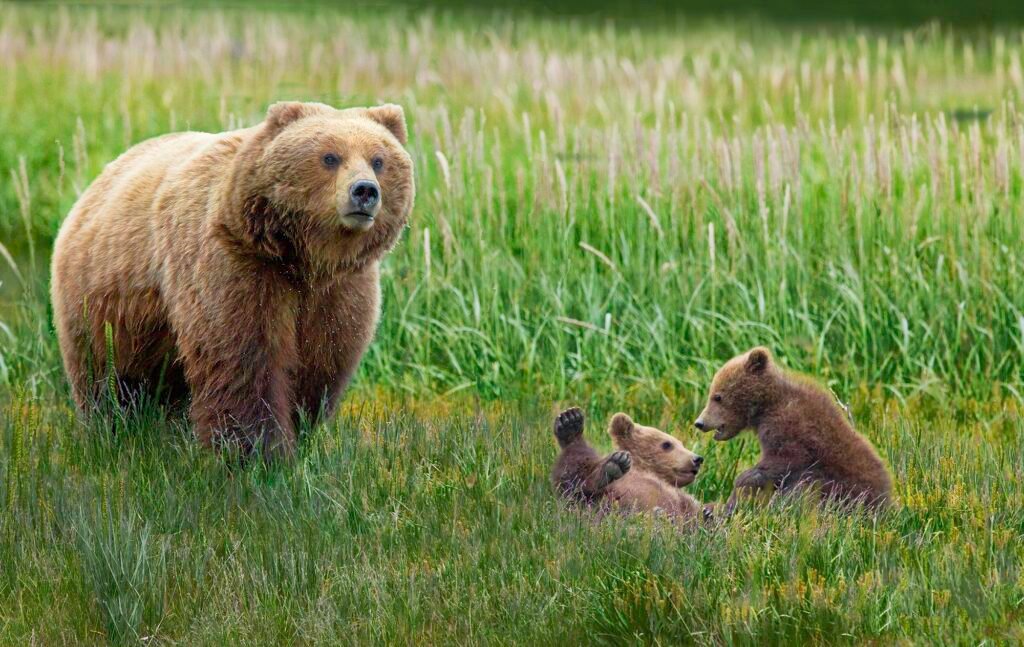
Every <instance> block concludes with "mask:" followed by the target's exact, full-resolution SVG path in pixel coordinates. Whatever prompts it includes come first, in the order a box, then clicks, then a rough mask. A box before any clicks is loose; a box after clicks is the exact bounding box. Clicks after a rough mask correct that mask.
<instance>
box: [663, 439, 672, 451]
mask: <svg viewBox="0 0 1024 647" xmlns="http://www.w3.org/2000/svg"><path fill="white" fill-rule="evenodd" d="M661 448H662V449H664V450H665V451H668V450H670V449H672V443H670V442H669V441H667V440H666V441H665V442H663V443H661Z"/></svg>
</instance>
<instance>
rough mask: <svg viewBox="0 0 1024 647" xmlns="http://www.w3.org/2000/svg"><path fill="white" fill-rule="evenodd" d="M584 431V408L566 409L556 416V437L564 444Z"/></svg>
mask: <svg viewBox="0 0 1024 647" xmlns="http://www.w3.org/2000/svg"><path fill="white" fill-rule="evenodd" d="M582 433H583V410H582V409H580V408H579V407H572V408H571V409H566V410H565V411H563V412H562V413H560V414H558V416H556V417H555V438H557V439H558V442H560V443H562V444H567V443H570V442H572V441H574V440H576V439H577V438H579V437H580V434H582Z"/></svg>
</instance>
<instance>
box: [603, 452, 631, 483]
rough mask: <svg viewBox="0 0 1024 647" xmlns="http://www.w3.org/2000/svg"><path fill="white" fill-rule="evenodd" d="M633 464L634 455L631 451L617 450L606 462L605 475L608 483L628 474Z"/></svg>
mask: <svg viewBox="0 0 1024 647" xmlns="http://www.w3.org/2000/svg"><path fill="white" fill-rule="evenodd" d="M632 466H633V457H632V456H630V455H629V452H615V453H613V454H612V455H611V456H609V457H608V460H606V461H605V462H604V475H605V478H606V479H607V482H608V483H611V482H612V481H617V480H619V479H620V478H622V477H623V476H625V475H626V472H628V471H629V468H630V467H632Z"/></svg>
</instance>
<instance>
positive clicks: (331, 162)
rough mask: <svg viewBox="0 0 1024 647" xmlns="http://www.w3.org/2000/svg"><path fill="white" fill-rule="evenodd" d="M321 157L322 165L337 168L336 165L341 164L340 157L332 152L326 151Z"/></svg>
mask: <svg viewBox="0 0 1024 647" xmlns="http://www.w3.org/2000/svg"><path fill="white" fill-rule="evenodd" d="M321 159H322V160H323V163H324V166H326V167H327V168H337V166H338V165H339V164H341V158H340V157H338V156H337V155H335V154H334V153H327V154H326V155H324V156H323V157H322V158H321Z"/></svg>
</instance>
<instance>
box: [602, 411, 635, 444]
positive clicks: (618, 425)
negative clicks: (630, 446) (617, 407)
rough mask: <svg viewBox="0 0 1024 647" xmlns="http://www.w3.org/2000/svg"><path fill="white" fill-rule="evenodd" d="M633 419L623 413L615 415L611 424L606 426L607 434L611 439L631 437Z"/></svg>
mask: <svg viewBox="0 0 1024 647" xmlns="http://www.w3.org/2000/svg"><path fill="white" fill-rule="evenodd" d="M635 426H636V425H634V424H633V419H632V418H630V417H629V416H627V415H626V414H624V413H616V414H615V415H614V416H612V422H611V424H610V425H609V426H608V433H609V434H610V435H611V437H612V438H629V437H630V436H632V435H633V428H634V427H635Z"/></svg>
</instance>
